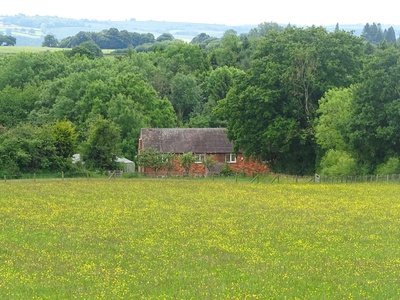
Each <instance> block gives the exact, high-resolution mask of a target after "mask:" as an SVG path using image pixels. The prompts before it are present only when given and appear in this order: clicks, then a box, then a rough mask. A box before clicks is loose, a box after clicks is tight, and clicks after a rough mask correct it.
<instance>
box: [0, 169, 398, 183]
mask: <svg viewBox="0 0 400 300" xmlns="http://www.w3.org/2000/svg"><path fill="white" fill-rule="evenodd" d="M90 178H98V179H119V178H148V179H154V180H160V179H170V180H179V179H185V180H194V179H197V180H201V179H204V180H212V181H235V182H249V183H254V184H257V183H270V184H280V183H299V184H301V183H308V184H310V183H315V184H329V183H366V182H376V183H378V182H382V183H383V182H398V183H400V174H391V175H358V176H324V175H318V174H315V175H314V176H299V175H285V174H272V173H268V174H253V175H246V174H243V173H236V174H234V175H231V176H223V175H221V174H205V173H195V172H190V173H189V174H181V173H179V174H178V173H177V174H160V175H158V174H157V175H156V174H154V173H153V172H152V173H137V172H134V173H122V172H121V173H118V171H110V172H105V173H102V174H101V173H90V172H59V173H32V174H21V175H2V176H1V175H0V180H1V179H3V180H2V181H3V182H7V181H9V180H15V179H25V180H34V181H36V180H40V179H55V180H64V179H90Z"/></svg>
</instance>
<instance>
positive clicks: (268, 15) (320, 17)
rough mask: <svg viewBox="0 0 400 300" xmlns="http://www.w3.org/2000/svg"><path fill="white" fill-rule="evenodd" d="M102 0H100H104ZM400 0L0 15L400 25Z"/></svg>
mask: <svg viewBox="0 0 400 300" xmlns="http://www.w3.org/2000/svg"><path fill="white" fill-rule="evenodd" d="M102 3H104V4H102ZM399 11H400V2H398V1H396V2H395V1H393V0H387V1H382V2H372V3H371V2H368V1H366V0H363V1H359V0H353V1H352V0H335V1H333V0H330V1H324V0H319V1H317V0H274V1H263V0H245V1H232V0H229V1H228V0H202V1H188V0H186V1H184V0H139V1H137V0H130V1H123V0H113V1H99V0H97V1H85V0H68V1H55V0H36V1H32V0H6V1H5V3H2V4H1V6H0V15H15V14H18V13H23V14H26V15H52V16H59V17H71V18H77V19H81V18H86V19H98V20H113V21H118V20H128V19H131V18H135V19H136V20H138V21H144V20H156V21H177V22H195V23H211V24H225V25H245V24H251V25H253V24H260V23H262V22H277V23H280V24H288V23H290V24H293V25H317V26H318V25H332V24H336V23H339V24H365V23H367V22H368V23H373V22H376V23H381V24H390V25H400V16H399V15H400V14H399Z"/></svg>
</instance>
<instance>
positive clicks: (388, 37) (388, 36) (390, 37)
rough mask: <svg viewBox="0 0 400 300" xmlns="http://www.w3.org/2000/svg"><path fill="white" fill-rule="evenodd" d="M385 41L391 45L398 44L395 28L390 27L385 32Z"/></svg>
mask: <svg viewBox="0 0 400 300" xmlns="http://www.w3.org/2000/svg"><path fill="white" fill-rule="evenodd" d="M384 36H385V41H387V42H389V43H396V33H395V31H394V28H393V26H390V27H389V28H388V29H387V30H385V34H384Z"/></svg>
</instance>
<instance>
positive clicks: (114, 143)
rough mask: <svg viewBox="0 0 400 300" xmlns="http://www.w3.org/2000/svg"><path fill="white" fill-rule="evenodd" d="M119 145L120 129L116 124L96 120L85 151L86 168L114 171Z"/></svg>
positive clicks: (100, 119) (104, 120) (91, 128)
mask: <svg viewBox="0 0 400 300" xmlns="http://www.w3.org/2000/svg"><path fill="white" fill-rule="evenodd" d="M119 143H120V128H119V127H118V126H117V125H116V124H115V123H113V122H112V121H109V120H106V119H102V118H99V119H97V120H95V121H94V122H93V123H92V124H91V127H90V131H89V136H88V139H87V141H86V143H85V146H84V149H83V161H84V162H85V166H87V167H88V168H89V169H96V170H114V169H115V168H116V162H115V159H116V157H117V155H118V152H119V149H118V147H119Z"/></svg>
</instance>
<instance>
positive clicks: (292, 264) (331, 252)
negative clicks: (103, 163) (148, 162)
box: [0, 179, 400, 299]
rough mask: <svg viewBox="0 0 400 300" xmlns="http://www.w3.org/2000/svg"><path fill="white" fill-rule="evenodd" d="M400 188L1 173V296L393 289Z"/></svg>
mask: <svg viewBox="0 0 400 300" xmlns="http://www.w3.org/2000/svg"><path fill="white" fill-rule="evenodd" d="M399 249H400V186H399V185H398V184H393V183H388V184H386V183H380V184H376V183H357V184H311V183H310V184H256V183H248V182H247V183H244V182H239V183H237V182H222V181H221V182H213V181H196V180H192V181H184V180H181V181H169V180H124V179H120V180H98V179H96V180H95V179H91V180H65V181H61V180H39V181H36V182H34V181H32V180H21V181H17V180H15V181H7V182H0V298H1V299H70V298H77V299H98V298H105V299H126V298H130V299H322V298H325V299H399V297H400V251H399Z"/></svg>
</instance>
